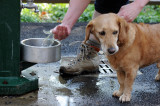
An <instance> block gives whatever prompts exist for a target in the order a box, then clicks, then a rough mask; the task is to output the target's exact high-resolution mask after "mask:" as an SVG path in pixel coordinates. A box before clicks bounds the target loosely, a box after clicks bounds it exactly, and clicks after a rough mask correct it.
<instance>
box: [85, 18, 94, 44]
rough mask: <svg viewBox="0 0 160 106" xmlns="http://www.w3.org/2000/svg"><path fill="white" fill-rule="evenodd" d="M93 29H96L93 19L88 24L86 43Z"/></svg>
mask: <svg viewBox="0 0 160 106" xmlns="http://www.w3.org/2000/svg"><path fill="white" fill-rule="evenodd" d="M93 30H94V27H93V21H90V22H89V23H88V24H87V26H86V30H85V31H86V32H85V40H84V43H86V41H87V40H88V39H89V36H90V33H92V31H93Z"/></svg>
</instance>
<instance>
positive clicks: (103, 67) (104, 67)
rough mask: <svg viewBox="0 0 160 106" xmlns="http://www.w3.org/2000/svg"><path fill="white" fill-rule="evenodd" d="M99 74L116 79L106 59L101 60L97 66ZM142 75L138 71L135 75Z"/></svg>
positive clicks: (114, 72)
mask: <svg viewBox="0 0 160 106" xmlns="http://www.w3.org/2000/svg"><path fill="white" fill-rule="evenodd" d="M99 72H100V74H101V75H104V76H109V77H117V74H116V71H114V70H113V69H112V68H111V67H110V66H109V63H108V61H107V59H101V62H100V65H99ZM141 74H142V73H141V72H140V71H138V73H137V75H141Z"/></svg>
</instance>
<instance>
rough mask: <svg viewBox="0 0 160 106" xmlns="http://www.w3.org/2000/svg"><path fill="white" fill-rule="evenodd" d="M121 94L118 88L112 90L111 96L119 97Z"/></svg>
mask: <svg viewBox="0 0 160 106" xmlns="http://www.w3.org/2000/svg"><path fill="white" fill-rule="evenodd" d="M122 94H123V92H120V91H119V90H116V91H114V92H113V96H115V97H120V96H121V95H122Z"/></svg>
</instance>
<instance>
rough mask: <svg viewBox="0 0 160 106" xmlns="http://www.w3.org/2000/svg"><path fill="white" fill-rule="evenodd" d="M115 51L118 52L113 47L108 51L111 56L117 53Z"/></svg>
mask: <svg viewBox="0 0 160 106" xmlns="http://www.w3.org/2000/svg"><path fill="white" fill-rule="evenodd" d="M115 51H116V49H115V48H113V47H111V48H109V49H108V53H109V54H113V53H115Z"/></svg>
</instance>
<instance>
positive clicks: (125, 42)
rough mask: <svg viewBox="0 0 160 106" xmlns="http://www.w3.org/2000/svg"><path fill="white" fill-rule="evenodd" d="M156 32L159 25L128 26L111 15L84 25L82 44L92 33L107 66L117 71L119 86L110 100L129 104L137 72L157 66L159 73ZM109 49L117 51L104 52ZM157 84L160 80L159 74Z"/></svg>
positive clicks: (99, 17)
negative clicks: (112, 52) (84, 32)
mask: <svg viewBox="0 0 160 106" xmlns="http://www.w3.org/2000/svg"><path fill="white" fill-rule="evenodd" d="M159 29H160V24H154V25H148V24H134V23H128V22H126V21H125V20H124V19H122V18H120V17H118V16H117V15H116V14H113V13H109V14H104V15H101V16H98V17H97V18H95V19H93V20H92V21H90V22H89V24H88V25H87V27H86V37H85V41H84V43H85V42H86V41H87V40H88V39H89V36H90V33H92V34H93V35H94V36H95V37H96V39H97V40H98V41H99V42H100V43H101V45H102V46H103V48H102V50H103V51H104V53H105V54H106V57H107V58H108V60H109V63H110V65H111V66H112V68H113V69H115V70H116V71H117V78H118V82H119V84H120V88H119V90H117V91H115V92H114V93H113V96H116V97H120V98H119V100H120V101H121V102H127V101H130V99H131V91H132V85H133V82H134V79H135V77H136V74H137V71H138V69H139V68H142V67H144V66H148V65H150V64H153V63H155V62H157V63H158V62H159V63H158V64H157V67H158V68H159V69H160V47H159V46H160V41H159V40H160V30H159ZM102 30H103V31H105V32H106V34H105V35H104V36H102V35H100V34H99V32H100V31H102ZM114 30H118V33H117V35H113V34H112V32H113V31H114ZM110 47H115V48H117V47H118V48H117V49H116V50H117V51H116V53H115V54H112V55H111V54H109V53H108V52H107V50H108V48H110ZM156 80H160V70H159V72H158V73H157V75H156Z"/></svg>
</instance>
